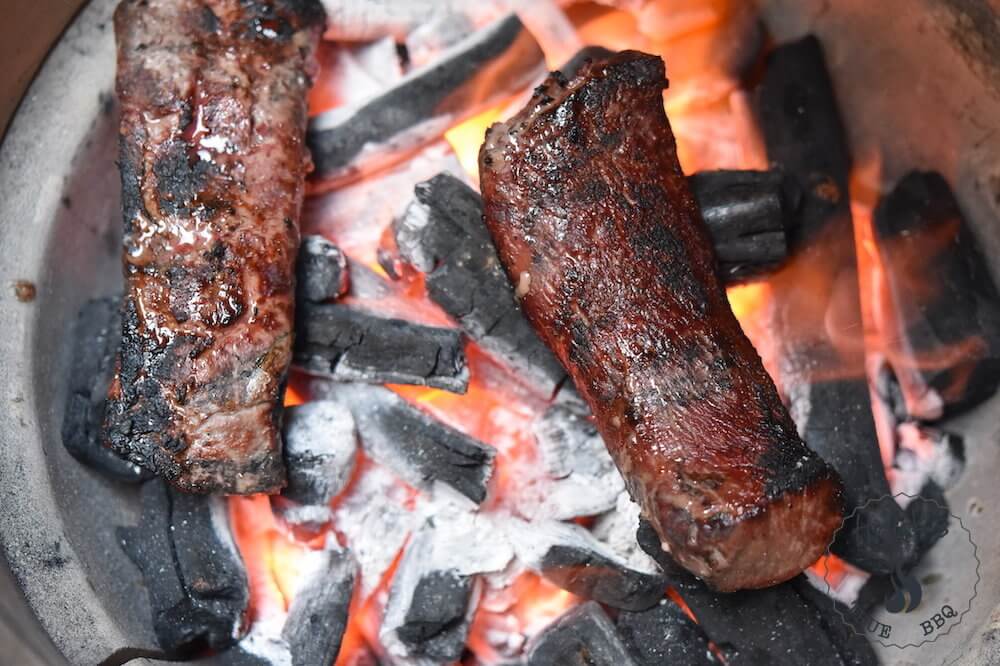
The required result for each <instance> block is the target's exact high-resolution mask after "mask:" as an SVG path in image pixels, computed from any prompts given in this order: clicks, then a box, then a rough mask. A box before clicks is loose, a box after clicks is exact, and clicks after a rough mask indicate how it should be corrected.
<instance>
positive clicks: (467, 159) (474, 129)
mask: <svg viewBox="0 0 1000 666" xmlns="http://www.w3.org/2000/svg"><path fill="white" fill-rule="evenodd" d="M503 112H504V107H503V106H495V107H493V108H492V109H487V110H486V111H483V112H482V113H479V114H477V115H475V116H472V117H471V118H469V119H468V120H466V121H465V122H462V123H459V124H457V125H455V126H454V127H452V128H451V129H450V130H448V131H447V132H445V133H444V138H445V139H447V141H448V143H449V144H451V149H452V150H454V151H455V157H457V158H458V161H459V163H461V165H462V168H463V169H465V172H466V173H467V174H468V175H469V178H471V179H472V181H473V182H474V183H477V184H478V183H479V147H480V146H481V145H483V138H484V137H485V136H486V130H487V129H488V128H489V126H490V125H492V124H493V123H495V122H498V121H500V120H501V119H502V114H503Z"/></svg>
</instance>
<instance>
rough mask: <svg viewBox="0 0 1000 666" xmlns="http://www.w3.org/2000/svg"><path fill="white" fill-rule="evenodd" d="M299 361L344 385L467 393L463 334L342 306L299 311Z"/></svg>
mask: <svg viewBox="0 0 1000 666" xmlns="http://www.w3.org/2000/svg"><path fill="white" fill-rule="evenodd" d="M298 320H299V326H298V331H297V333H298V334H297V336H296V347H295V362H296V364H298V365H299V366H300V367H301V368H303V369H304V370H306V371H308V372H313V373H316V374H320V375H325V376H327V377H331V378H333V379H336V380H341V381H361V382H372V383H376V384H382V383H390V382H391V383H396V384H414V385H416V386H433V387H435V388H441V389H446V390H448V391H454V392H456V393H465V391H466V389H467V388H468V385H469V372H468V370H467V369H466V367H465V353H464V352H463V350H462V340H461V336H460V335H459V333H458V331H455V330H451V329H447V328H437V327H433V326H422V325H420V324H414V323H411V322H407V321H403V320H402V319H388V318H384V317H379V316H377V315H374V314H369V313H368V312H365V311H363V310H358V309H355V308H353V307H348V306H346V305H339V304H324V305H314V304H306V305H305V306H304V307H300V308H299V316H298Z"/></svg>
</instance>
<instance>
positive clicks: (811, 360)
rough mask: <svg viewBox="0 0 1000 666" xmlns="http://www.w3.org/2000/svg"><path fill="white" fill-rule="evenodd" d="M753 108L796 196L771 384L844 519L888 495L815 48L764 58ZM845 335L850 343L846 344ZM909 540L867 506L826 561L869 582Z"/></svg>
mask: <svg viewBox="0 0 1000 666" xmlns="http://www.w3.org/2000/svg"><path fill="white" fill-rule="evenodd" d="M756 106H757V116H758V120H759V122H760V126H761V130H762V132H763V135H764V140H765V144H766V147H767V154H768V158H769V160H770V161H771V163H772V164H774V165H776V166H778V167H779V168H781V169H783V170H784V173H785V175H786V177H787V178H788V180H789V181H790V183H791V184H792V185H793V186H794V187H795V190H796V191H797V192H800V193H801V200H800V203H799V205H798V207H797V211H798V212H797V219H798V225H797V226H796V228H795V229H794V230H793V231H792V232H791V235H790V247H791V259H792V263H791V265H790V266H789V268H788V269H787V270H785V271H783V272H782V273H781V274H780V275H778V276H776V277H775V279H773V280H771V292H772V295H773V301H774V306H773V307H772V308H771V310H772V314H771V316H772V322H771V323H772V326H771V328H772V330H773V332H774V337H775V341H776V342H775V344H776V349H775V356H776V364H775V365H776V366H777V368H778V370H779V376H778V377H777V378H776V379H777V383H778V385H779V387H780V388H781V389H782V392H783V393H784V394H785V396H786V397H787V400H788V403H789V411H790V412H791V414H792V417H793V418H794V419H795V422H796V425H797V426H798V429H799V433H800V434H801V435H802V437H803V439H804V440H805V442H806V444H807V445H808V446H809V447H810V448H811V449H813V450H814V451H816V452H817V453H818V454H819V455H820V456H821V457H822V458H823V459H824V460H825V461H826V462H827V463H829V464H830V466H831V467H833V468H834V469H835V470H836V471H837V473H838V474H839V475H840V477H841V479H842V480H843V482H844V490H845V492H844V504H845V508H846V510H847V511H848V512H851V511H854V510H855V509H858V508H859V507H861V506H864V505H866V503H867V502H869V500H878V499H879V498H883V497H887V496H889V494H890V493H889V486H888V481H887V480H886V478H885V472H884V469H883V465H882V459H881V453H880V450H879V443H878V439H877V436H876V430H875V423H874V420H873V416H872V406H871V397H870V394H869V390H868V385H867V382H866V380H865V379H864V377H865V367H864V355H863V344H861V343H862V340H861V331H862V330H863V327H862V323H861V305H860V297H859V293H858V288H857V262H856V258H855V250H854V228H853V224H852V221H851V210H850V200H849V196H848V190H847V184H848V171H849V168H850V155H849V153H848V149H847V142H846V139H845V136H844V128H843V123H842V122H841V118H840V112H839V109H838V107H837V101H836V98H835V96H834V93H833V88H832V86H831V83H830V76H829V73H828V72H827V69H826V63H825V61H824V57H823V52H822V48H821V46H820V44H819V42H818V41H817V40H816V39H815V38H814V37H807V38H805V39H802V40H799V41H796V42H792V43H789V44H785V45H783V46H781V47H779V48H777V49H775V50H774V51H773V52H772V53H771V54H770V56H769V57H768V60H767V64H766V68H765V72H764V75H763V78H762V81H761V84H760V86H759V88H758V89H757V98H756ZM803 283H806V284H809V288H808V289H803V288H802V284H803ZM852 335H853V336H854V339H855V340H856V342H857V343H856V344H845V343H844V342H843V341H844V339H845V338H849V337H850V336H852ZM831 377H845V379H836V378H831ZM855 378H856V379H855ZM865 533H867V536H863V535H864V534H865ZM871 534H884V536H885V538H884V539H882V540H881V541H880V540H878V539H873V538H871ZM913 539H914V537H913V531H912V526H911V525H909V523H908V521H907V520H906V517H905V515H904V514H903V511H902V509H901V508H899V506H898V505H896V504H895V502H892V501H875V502H873V503H871V504H869V505H867V508H866V509H865V510H864V511H859V512H858V513H857V514H856V515H855V519H853V520H851V521H850V522H849V523H847V524H846V525H845V526H844V527H843V528H841V529H840V530H839V531H838V533H837V542H836V543H835V545H834V549H833V552H835V553H836V554H838V555H840V556H842V557H844V559H846V560H848V561H850V562H852V563H853V564H856V565H858V566H860V567H862V568H865V569H867V570H868V571H871V572H889V571H892V569H893V568H894V567H895V566H897V564H898V563H899V562H902V561H906V560H907V559H908V558H909V557H910V556H911V554H912V552H913V547H914V545H913Z"/></svg>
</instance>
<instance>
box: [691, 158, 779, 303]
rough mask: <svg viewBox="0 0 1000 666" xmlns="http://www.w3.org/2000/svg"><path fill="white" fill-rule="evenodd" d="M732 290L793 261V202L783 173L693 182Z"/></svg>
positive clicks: (728, 174) (725, 174) (705, 174)
mask: <svg viewBox="0 0 1000 666" xmlns="http://www.w3.org/2000/svg"><path fill="white" fill-rule="evenodd" d="M688 182H689V183H690V184H691V191H692V193H693V194H694V197H695V199H697V200H698V206H699V207H700V208H701V215H702V218H703V219H704V220H705V224H706V225H707V226H708V231H709V233H710V234H711V235H712V240H713V241H714V244H715V255H716V258H717V259H718V262H719V270H720V271H721V273H722V275H723V279H724V280H725V282H726V283H727V284H734V283H737V282H740V281H743V280H747V279H752V278H755V277H759V276H761V275H763V274H767V273H770V272H773V270H774V269H775V268H776V267H777V266H778V265H779V264H781V263H782V262H783V261H784V260H785V258H786V257H787V256H788V242H787V237H786V229H787V228H788V227H789V226H790V223H791V212H792V208H793V202H792V201H791V200H790V199H791V197H790V196H789V195H788V194H787V192H786V188H785V184H784V183H785V178H784V176H783V175H782V174H781V172H779V171H702V172H700V173H696V174H694V175H692V176H691V177H690V178H688Z"/></svg>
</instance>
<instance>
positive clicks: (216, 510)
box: [118, 479, 249, 651]
mask: <svg viewBox="0 0 1000 666" xmlns="http://www.w3.org/2000/svg"><path fill="white" fill-rule="evenodd" d="M118 535H119V538H120V539H121V542H122V548H123V549H124V550H125V552H126V554H127V555H128V556H129V558H130V559H131V560H132V561H133V562H135V564H136V566H137V567H139V570H140V571H141V572H142V575H143V580H144V581H145V585H146V590H147V592H148V594H149V600H150V606H151V608H152V612H153V618H152V619H153V629H154V631H155V633H156V637H157V640H158V642H159V643H160V647H161V648H163V649H164V650H166V651H178V650H185V649H190V648H193V647H197V646H198V645H201V644H206V645H208V646H210V647H212V648H216V649H218V648H223V647H226V646H228V645H231V644H232V643H233V642H235V641H236V640H237V639H238V638H239V637H240V635H241V634H242V631H243V618H244V615H245V613H246V611H247V604H248V600H249V588H248V583H247V577H246V573H245V571H244V569H243V561H242V559H241V558H240V555H239V552H238V551H237V549H236V545H235V544H234V543H233V540H232V536H231V534H230V532H229V523H228V519H227V512H226V506H225V500H224V499H222V498H217V497H206V496H202V495H187V494H184V493H180V492H178V491H175V490H173V489H171V488H169V487H168V486H167V484H166V483H164V482H163V481H161V480H158V479H157V480H152V481H148V482H146V483H145V484H144V485H143V487H142V517H141V519H140V521H139V524H138V525H137V526H135V527H120V528H118Z"/></svg>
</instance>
